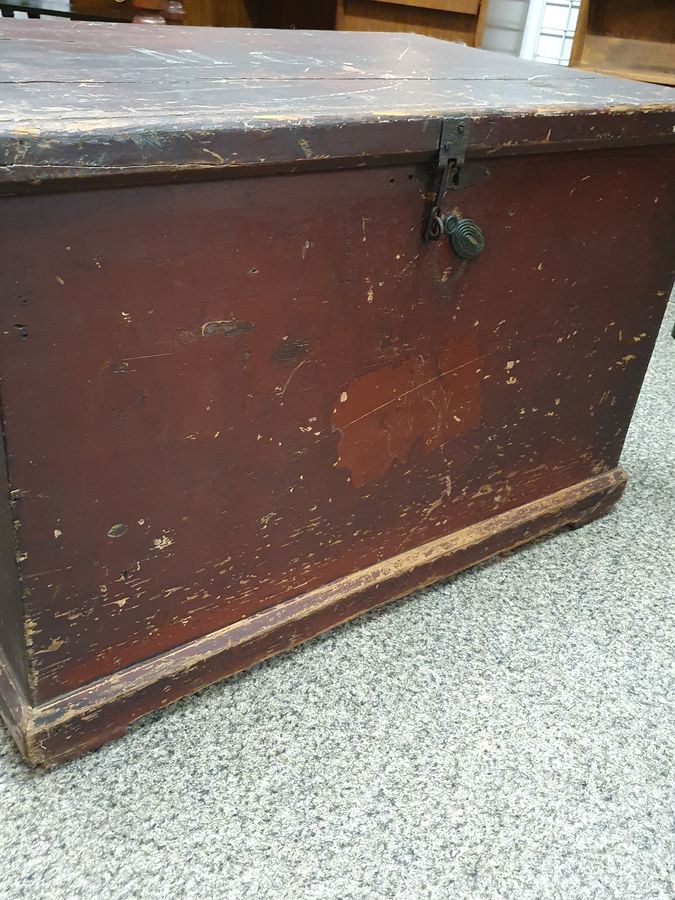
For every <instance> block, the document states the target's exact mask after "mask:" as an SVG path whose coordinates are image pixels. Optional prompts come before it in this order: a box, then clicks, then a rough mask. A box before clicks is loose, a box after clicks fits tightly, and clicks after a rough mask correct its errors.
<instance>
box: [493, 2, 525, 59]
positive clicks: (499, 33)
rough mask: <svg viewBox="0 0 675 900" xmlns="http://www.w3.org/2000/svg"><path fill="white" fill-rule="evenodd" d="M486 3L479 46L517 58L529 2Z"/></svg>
mask: <svg viewBox="0 0 675 900" xmlns="http://www.w3.org/2000/svg"><path fill="white" fill-rule="evenodd" d="M487 3H488V8H487V15H486V19H485V31H484V32H483V42H482V44H481V46H482V47H484V48H485V49H486V50H496V51H498V52H499V53H511V54H512V55H513V56H518V55H519V53H520V47H521V44H522V42H523V32H524V30H525V22H526V20H527V12H528V9H529V6H530V3H529V0H487Z"/></svg>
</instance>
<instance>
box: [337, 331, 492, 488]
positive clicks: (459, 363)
mask: <svg viewBox="0 0 675 900" xmlns="http://www.w3.org/2000/svg"><path fill="white" fill-rule="evenodd" d="M478 359H479V353H478V348H477V342H476V339H475V337H474V336H473V335H470V336H467V337H466V338H463V339H461V340H456V341H449V342H446V345H445V346H444V347H443V349H442V350H441V351H440V352H438V353H437V354H433V353H432V354H425V355H421V354H418V355H415V356H410V357H408V358H407V359H404V360H402V361H399V362H397V363H395V364H392V365H388V366H383V367H382V368H380V369H377V370H376V371H374V372H368V373H367V374H366V375H362V376H361V377H359V378H356V379H355V380H354V381H352V382H351V384H349V385H347V386H346V390H345V391H342V392H341V394H340V396H339V398H337V399H338V402H337V403H336V405H335V410H334V412H333V419H332V422H333V427H334V428H335V429H336V430H338V431H339V432H340V441H339V444H338V465H339V466H341V467H344V468H346V469H348V470H349V473H350V475H351V480H352V484H353V485H354V486H355V487H360V486H361V485H363V484H365V483H366V482H368V481H372V480H373V479H376V478H379V477H380V476H382V475H384V474H385V472H387V471H388V470H389V468H390V467H391V466H392V465H393V464H394V463H395V462H400V463H403V462H405V461H406V460H407V459H408V457H409V454H410V451H411V450H412V448H413V446H415V445H418V446H419V447H421V448H422V449H423V450H425V451H429V450H432V449H434V448H436V447H440V446H441V445H442V444H444V443H445V442H446V441H448V440H450V439H452V438H454V437H457V436H458V435H460V434H463V433H464V432H466V431H469V430H470V429H473V428H476V427H477V426H478V425H479V424H480V420H481V403H480V396H481V376H480V366H479V365H478V364H477V362H478Z"/></svg>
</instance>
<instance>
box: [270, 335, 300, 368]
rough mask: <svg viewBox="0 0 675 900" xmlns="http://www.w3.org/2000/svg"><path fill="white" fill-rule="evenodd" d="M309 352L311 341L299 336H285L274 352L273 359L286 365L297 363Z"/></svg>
mask: <svg viewBox="0 0 675 900" xmlns="http://www.w3.org/2000/svg"><path fill="white" fill-rule="evenodd" d="M308 353H309V342H308V341H302V340H300V339H298V338H284V340H283V341H282V342H281V343H280V344H279V346H278V347H275V349H274V350H273V352H272V359H273V360H274V361H275V362H278V363H281V365H284V366H290V365H295V364H297V363H299V362H300V360H301V359H304V358H305V357H306V356H307V354H308Z"/></svg>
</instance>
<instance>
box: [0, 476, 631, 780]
mask: <svg viewBox="0 0 675 900" xmlns="http://www.w3.org/2000/svg"><path fill="white" fill-rule="evenodd" d="M625 482H626V476H625V474H624V472H623V470H622V469H620V468H616V469H613V470H612V471H611V472H606V473H603V474H601V475H597V476H595V477H594V478H590V479H588V480H587V481H582V482H580V483H578V484H575V485H572V486H571V487H568V488H565V489H564V490H561V491H558V492H556V493H554V494H549V495H547V496H546V497H542V498H541V499H539V500H535V501H534V502H532V503H528V504H526V505H524V506H519V507H517V508H516V509H513V510H509V511H508V512H505V513H501V514H500V515H497V516H494V517H493V518H490V519H486V520H484V521H482V522H478V523H477V524H475V525H472V526H471V527H468V528H464V529H462V530H460V531H457V532H455V533H453V534H450V535H447V536H446V537H442V538H439V539H437V540H434V541H431V542H429V543H427V544H423V545H422V546H420V547H417V548H415V549H414V550H409V551H407V552H405V553H401V554H400V555H398V556H395V557H393V558H391V559H387V560H385V561H383V562H380V563H377V564H376V565H373V566H369V567H368V568H366V569H362V570H361V571H358V572H354V573H353V574H351V575H346V576H345V577H343V578H340V579H339V580H338V581H334V582H332V583H331V584H328V585H325V586H323V587H321V588H317V589H316V590H313V591H310V592H309V593H306V594H303V595H302V596H300V597H296V598H294V599H292V600H288V601H285V602H283V603H280V604H279V605H278V606H275V607H273V608H271V609H268V610H265V611H263V612H260V613H258V614H256V615H253V616H250V617H249V618H247V619H243V620H241V621H240V622H236V623H235V624H233V625H229V626H228V627H226V628H222V629H220V630H219V631H215V632H213V633H211V634H208V635H206V636H205V637H202V638H199V639H197V640H194V641H190V642H189V643H188V644H184V645H182V646H180V647H177V648H175V649H173V650H170V651H168V652H166V653H162V654H160V655H159V656H156V657H153V658H152V659H149V660H145V661H143V662H140V663H137V664H135V665H133V666H130V667H129V668H127V669H124V670H122V671H120V672H116V673H115V674H113V675H108V676H106V677H104V678H100V679H98V680H96V681H94V682H92V683H90V684H87V685H85V686H84V687H81V688H78V689H76V690H73V691H70V692H69V693H67V694H64V695H62V696H60V697H58V698H56V699H54V700H52V701H50V702H49V703H45V704H43V705H40V706H37V707H30V706H28V704H27V701H26V700H25V698H23V697H22V696H21V694H20V692H18V690H17V688H16V685H15V683H14V681H13V679H12V678H11V672H10V671H9V669H8V667H7V664H6V662H4V661H3V660H2V659H1V658H0V712H1V713H2V716H3V718H5V719H6V721H7V723H8V725H9V728H10V730H11V732H12V734H13V735H14V737H15V739H16V741H17V744H18V745H19V747H20V749H21V751H22V753H23V754H24V756H25V757H26V758H27V759H28V761H29V762H31V763H33V764H34V765H46V766H49V765H54V764H55V763H58V762H61V761H64V760H66V759H70V758H73V757H75V756H78V755H80V754H82V753H84V752H85V751H87V750H91V749H93V748H95V747H98V746H100V745H101V744H103V743H105V742H106V741H108V740H111V739H112V738H114V737H118V736H119V735H121V734H124V732H125V731H126V730H127V728H128V727H129V725H130V724H131V723H132V722H133V721H135V720H136V719H138V718H139V717H141V716H143V715H145V714H146V713H148V712H150V711H152V710H154V709H158V708H161V707H163V706H166V705H168V704H169V703H172V702H173V701H174V700H177V699H178V698H180V697H183V696H185V695H187V694H190V693H193V692H194V691H197V690H199V689H200V688H203V687H205V686H206V685H208V684H212V683H213V682H215V681H218V680H220V679H222V678H225V677H226V676H228V675H233V674H234V673H235V672H240V671H242V670H243V669H247V668H249V667H250V666H252V665H253V664H254V663H257V662H260V661H261V660H263V659H267V658H268V657H270V656H274V655H275V654H277V653H281V652H283V651H284V650H287V649H289V648H291V647H294V646H295V645H297V644H299V643H301V642H303V641H305V640H308V639H309V638H311V637H314V636H315V635H317V634H320V633H321V632H324V631H327V630H328V629H330V628H333V627H335V626H336V625H339V624H340V623H342V622H345V621H347V620H349V619H352V618H354V617H355V616H357V615H359V614H360V613H362V612H365V611H366V610H369V609H372V608H373V607H375V606H378V605H380V604H383V603H386V602H388V601H391V600H396V599H398V598H400V597H403V596H405V595H406V594H409V593H410V592H412V591H415V590H417V589H419V588H421V587H424V586H426V585H429V584H433V583H434V582H436V581H440V580H442V579H445V578H448V577H450V576H451V575H453V574H455V573H456V572H459V571H460V570H462V569H466V568H467V567H469V566H472V565H475V564H476V563H478V562H481V561H483V560H485V559H488V558H489V557H491V556H494V555H495V554H497V553H501V552H503V551H505V550H509V549H511V548H513V547H516V546H518V545H519V544H523V543H526V542H527V541H530V540H532V539H534V538H536V537H540V536H541V535H543V534H546V533H547V532H550V531H555V530H556V529H558V528H561V527H563V526H565V525H583V524H585V523H586V522H589V521H592V520H593V519H596V518H598V517H599V516H601V515H603V514H604V513H605V512H607V511H608V510H609V509H610V507H611V506H612V505H613V504H614V503H615V502H616V501H617V500H618V499H619V497H620V496H621V493H622V492H623V488H624V486H625Z"/></svg>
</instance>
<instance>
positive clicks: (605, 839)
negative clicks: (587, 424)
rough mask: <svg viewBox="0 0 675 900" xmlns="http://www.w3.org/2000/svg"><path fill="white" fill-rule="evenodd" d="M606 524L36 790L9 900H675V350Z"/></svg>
mask: <svg viewBox="0 0 675 900" xmlns="http://www.w3.org/2000/svg"><path fill="white" fill-rule="evenodd" d="M667 319H668V322H667V324H666V326H665V327H664V330H663V331H662V334H661V338H660V340H659V344H658V348H657V351H656V354H655V357H654V359H653V361H652V365H651V368H650V371H649V375H648V378H647V382H646V384H645V388H644V392H643V395H642V398H641V400H640V404H639V406H638V410H637V412H636V417H635V420H634V423H633V426H632V428H631V431H630V435H629V439H628V442H627V445H626V450H625V455H624V465H625V466H626V468H628V470H629V472H630V474H631V476H632V478H631V481H630V483H629V487H628V490H627V493H626V495H625V497H624V500H623V501H622V502H621V503H620V504H619V506H618V507H617V508H616V509H615V510H614V511H613V512H612V513H611V514H610V515H609V516H608V517H607V518H605V519H603V520H601V521H599V522H596V523H593V524H592V525H590V526H588V527H586V528H584V529H581V530H579V531H570V532H564V533H561V534H559V535H557V536H555V537H553V538H547V539H544V540H541V541H539V542H537V543H536V544H534V545H531V546H529V547H527V548H525V549H522V550H520V551H517V552H513V553H511V554H509V555H508V556H506V557H504V558H501V559H498V560H493V561H491V562H489V563H487V564H485V565H483V566H481V567H480V568H477V569H474V570H473V571H470V572H466V573H464V574H462V575H460V576H458V577H456V578H455V579H454V580H452V581H450V582H449V583H446V584H444V585H442V586H439V587H435V588H432V589H429V590H426V591H423V592H420V593H419V594H417V595H416V596H415V597H414V598H413V599H411V600H409V601H404V602H401V603H397V604H394V605H393V606H390V607H388V608H386V609H384V610H383V611H380V612H377V613H374V614H371V615H368V616H366V617H365V618H362V619H361V620H359V621H356V622H354V623H352V624H350V625H347V626H344V627H342V628H340V629H338V630H337V631H335V632H333V633H332V634H329V635H328V636H325V637H323V638H321V639H318V640H316V641H314V642H313V643H310V644H309V645H307V646H305V647H303V648H301V649H299V650H297V651H295V652H292V653H289V654H287V655H286V656H283V657H280V658H277V659H276V660H273V661H272V662H269V663H266V664H263V665H260V666H258V667H256V668H255V669H254V670H253V671H251V672H249V673H247V674H245V675H242V676H239V677H237V678H235V679H233V680H230V681H229V682H226V683H224V684H221V685H218V686H215V687H213V688H209V689H208V690H205V691H203V692H202V693H201V694H199V695H198V696H196V697H192V698H189V699H187V700H184V701H182V702H180V703H179V704H177V705H176V706H174V707H173V708H171V709H170V710H168V711H166V712H164V713H162V714H154V715H152V716H149V717H148V718H146V719H145V720H143V721H142V722H140V723H139V724H138V725H137V726H136V727H134V728H133V729H132V730H131V732H130V733H129V735H128V736H127V737H126V738H125V739H123V740H121V741H118V742H116V743H113V744H110V745H109V746H107V747H105V748H103V749H102V750H100V751H98V752H96V753H94V754H91V755H89V756H88V757H86V758H84V759H81V760H78V761H76V762H73V763H70V764H68V765H66V766H64V767H62V768H60V769H57V770H55V771H53V772H50V773H47V774H44V773H40V772H38V773H35V772H32V771H31V770H29V769H28V768H27V767H26V766H25V765H24V764H23V763H22V762H21V761H20V759H19V757H18V754H17V753H16V752H15V750H14V749H13V747H12V746H11V744H10V742H9V738H8V737H7V735H6V733H5V732H4V730H0V816H1V821H0V897H2V898H3V900H4V898H11V900H14V898H19V897H28V898H31V900H32V898H35V900H61V898H64V900H75V898H86V900H91V898H101V900H116V898H143V900H154V898H164V897H166V898H181V897H190V898H194V900H199V898H211V897H213V898H236V900H239V898H252V900H257V898H270V900H282V898H293V900H348V898H358V900H369V898H401V900H403V898H405V900H417V898H465V897H466V898H480V900H484V898H501V897H505V898H514V900H527V898H574V900H576V898H605V897H618V898H622V900H624V898H630V900H638V898H650V900H651V898H673V897H675V786H674V785H675V661H674V647H675V603H674V602H673V601H674V600H675V552H674V545H675V341H673V340H672V339H671V338H670V336H669V334H668V326H670V327H672V320H673V311H672V310H671V312H670V313H669V315H668V316H667Z"/></svg>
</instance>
